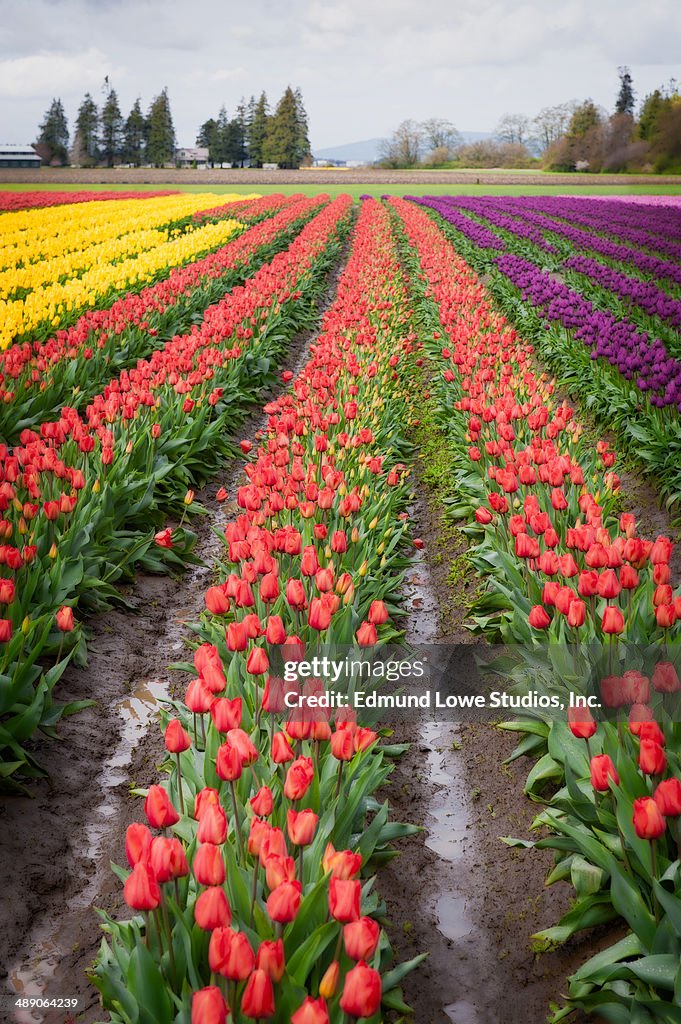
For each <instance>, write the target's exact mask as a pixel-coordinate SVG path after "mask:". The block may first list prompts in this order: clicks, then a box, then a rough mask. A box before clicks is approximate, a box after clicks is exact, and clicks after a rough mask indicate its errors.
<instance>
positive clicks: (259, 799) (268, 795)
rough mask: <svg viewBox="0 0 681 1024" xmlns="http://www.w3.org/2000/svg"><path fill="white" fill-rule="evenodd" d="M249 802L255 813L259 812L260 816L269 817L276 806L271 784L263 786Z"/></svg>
mask: <svg viewBox="0 0 681 1024" xmlns="http://www.w3.org/2000/svg"><path fill="white" fill-rule="evenodd" d="M249 803H250V805H251V807H252V808H253V813H254V814H257V815H258V817H259V818H267V817H269V815H270V814H271V813H272V808H273V807H274V799H273V797H272V790H271V789H270V788H269V786H261V787H260V789H259V790H258V792H257V793H256V794H255V796H253V797H251V799H250V801H249Z"/></svg>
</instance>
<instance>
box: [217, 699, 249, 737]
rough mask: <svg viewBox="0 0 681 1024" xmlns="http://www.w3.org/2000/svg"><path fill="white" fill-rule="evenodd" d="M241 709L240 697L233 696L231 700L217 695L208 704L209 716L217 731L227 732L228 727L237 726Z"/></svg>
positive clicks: (233, 727) (236, 727) (239, 723)
mask: <svg viewBox="0 0 681 1024" xmlns="http://www.w3.org/2000/svg"><path fill="white" fill-rule="evenodd" d="M242 711H243V704H242V700H241V697H235V698H234V699H233V700H230V699H229V698H228V697H217V698H216V699H215V700H214V701H213V703H212V704H211V706H210V717H211V718H212V719H213V725H214V726H215V728H216V729H217V731H218V732H221V733H227V732H229V731H230V729H238V728H239V726H240V725H241V715H242Z"/></svg>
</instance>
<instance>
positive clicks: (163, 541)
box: [154, 527, 173, 548]
mask: <svg viewBox="0 0 681 1024" xmlns="http://www.w3.org/2000/svg"><path fill="white" fill-rule="evenodd" d="M154 543H156V544H157V545H158V546H159V547H160V548H172V546H173V531H172V530H171V529H170V527H168V528H167V529H165V530H159V532H158V533H157V534H155V536H154Z"/></svg>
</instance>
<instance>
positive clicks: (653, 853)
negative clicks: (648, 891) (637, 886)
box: [650, 818, 664, 925]
mask: <svg viewBox="0 0 681 1024" xmlns="http://www.w3.org/2000/svg"><path fill="white" fill-rule="evenodd" d="M662 820H663V821H664V818H663V819H662ZM650 863H651V867H652V874H653V879H656V878H657V840H656V839H651V840H650ZM653 910H654V911H655V924H656V925H659V923H660V904H659V903H658V902H657V896H656V895H655V890H654V889H653Z"/></svg>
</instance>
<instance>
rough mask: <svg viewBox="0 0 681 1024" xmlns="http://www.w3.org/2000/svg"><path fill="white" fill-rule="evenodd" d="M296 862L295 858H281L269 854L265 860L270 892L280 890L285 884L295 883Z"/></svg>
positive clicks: (266, 878) (266, 879) (266, 877)
mask: <svg viewBox="0 0 681 1024" xmlns="http://www.w3.org/2000/svg"><path fill="white" fill-rule="evenodd" d="M295 880H296V862H295V861H294V859H293V857H280V856H279V855H278V854H275V853H273V854H269V855H268V856H267V857H266V858H265V881H266V882H267V888H268V889H269V890H270V892H273V891H274V889H278V888H279V886H280V885H283V884H284V882H295Z"/></svg>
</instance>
